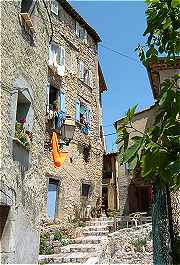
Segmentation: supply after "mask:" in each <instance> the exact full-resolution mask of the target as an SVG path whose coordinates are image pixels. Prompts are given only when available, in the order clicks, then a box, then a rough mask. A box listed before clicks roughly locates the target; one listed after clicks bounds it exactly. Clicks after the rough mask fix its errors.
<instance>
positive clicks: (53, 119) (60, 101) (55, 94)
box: [46, 85, 65, 131]
mask: <svg viewBox="0 0 180 265" xmlns="http://www.w3.org/2000/svg"><path fill="white" fill-rule="evenodd" d="M47 93H48V95H47V98H48V100H47V104H48V105H47V106H46V110H47V115H48V120H49V126H50V129H52V128H54V129H57V130H58V131H59V130H60V128H61V124H62V121H63V120H64V119H65V94H64V92H63V91H61V90H59V89H56V88H55V87H53V86H51V85H50V86H49V88H48V89H47Z"/></svg>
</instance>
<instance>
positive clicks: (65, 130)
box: [61, 116, 76, 145]
mask: <svg viewBox="0 0 180 265" xmlns="http://www.w3.org/2000/svg"><path fill="white" fill-rule="evenodd" d="M75 128H76V124H75V121H74V120H73V119H72V118H71V117H68V116H66V119H65V121H64V122H63V124H62V127H61V134H62V139H63V140H64V142H65V143H66V144H67V145H68V144H69V143H70V141H71V140H72V139H73V136H74V131H75Z"/></svg>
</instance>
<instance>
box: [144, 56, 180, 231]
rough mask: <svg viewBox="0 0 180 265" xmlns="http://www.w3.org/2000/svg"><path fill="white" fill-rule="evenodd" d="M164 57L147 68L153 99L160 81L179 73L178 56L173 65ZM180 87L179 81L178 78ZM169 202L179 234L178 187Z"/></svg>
mask: <svg viewBox="0 0 180 265" xmlns="http://www.w3.org/2000/svg"><path fill="white" fill-rule="evenodd" d="M165 60H166V59H165V58H159V59H158V61H157V63H153V64H150V65H149V67H148V68H147V71H148V76H149V80H150V84H151V88H152V92H153V96H154V99H155V100H157V99H158V97H159V96H160V92H161V83H162V82H163V81H164V80H166V79H171V78H172V77H174V75H176V74H180V57H176V62H175V64H174V65H169V64H167V63H166V61H165ZM178 82H179V83H178V87H179V88H180V81H179V80H178ZM171 204H172V214H173V222H174V229H175V230H176V232H177V233H178V234H180V189H178V190H177V191H176V192H171Z"/></svg>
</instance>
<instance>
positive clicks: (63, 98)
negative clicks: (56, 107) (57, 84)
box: [59, 91, 65, 112]
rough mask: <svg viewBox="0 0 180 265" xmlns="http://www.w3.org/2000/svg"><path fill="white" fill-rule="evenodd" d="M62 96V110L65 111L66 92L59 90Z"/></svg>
mask: <svg viewBox="0 0 180 265" xmlns="http://www.w3.org/2000/svg"><path fill="white" fill-rule="evenodd" d="M59 97H60V111H63V112H65V94H64V92H62V91H59Z"/></svg>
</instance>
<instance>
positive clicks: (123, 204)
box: [117, 107, 155, 215]
mask: <svg viewBox="0 0 180 265" xmlns="http://www.w3.org/2000/svg"><path fill="white" fill-rule="evenodd" d="M154 116H155V108H153V107H152V108H150V109H147V110H144V111H142V112H140V113H137V114H136V115H135V117H134V118H133V121H132V125H133V127H134V128H135V129H136V130H137V131H139V132H142V133H143V132H144V131H145V130H146V129H147V128H149V127H150V126H151V125H152V124H153V120H154ZM120 124H121V120H120V121H119V122H117V128H118V126H120ZM129 132H130V129H129ZM135 135H141V133H138V132H131V133H130V139H131V138H132V137H133V136H135ZM132 178H133V176H131V175H130V174H129V173H128V168H126V167H125V166H124V165H123V166H120V165H119V164H118V190H119V210H120V215H127V214H128V213H129V200H130V198H129V192H128V191H129V185H130V183H131V181H132ZM131 200H132V201H133V200H134V198H131Z"/></svg>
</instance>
